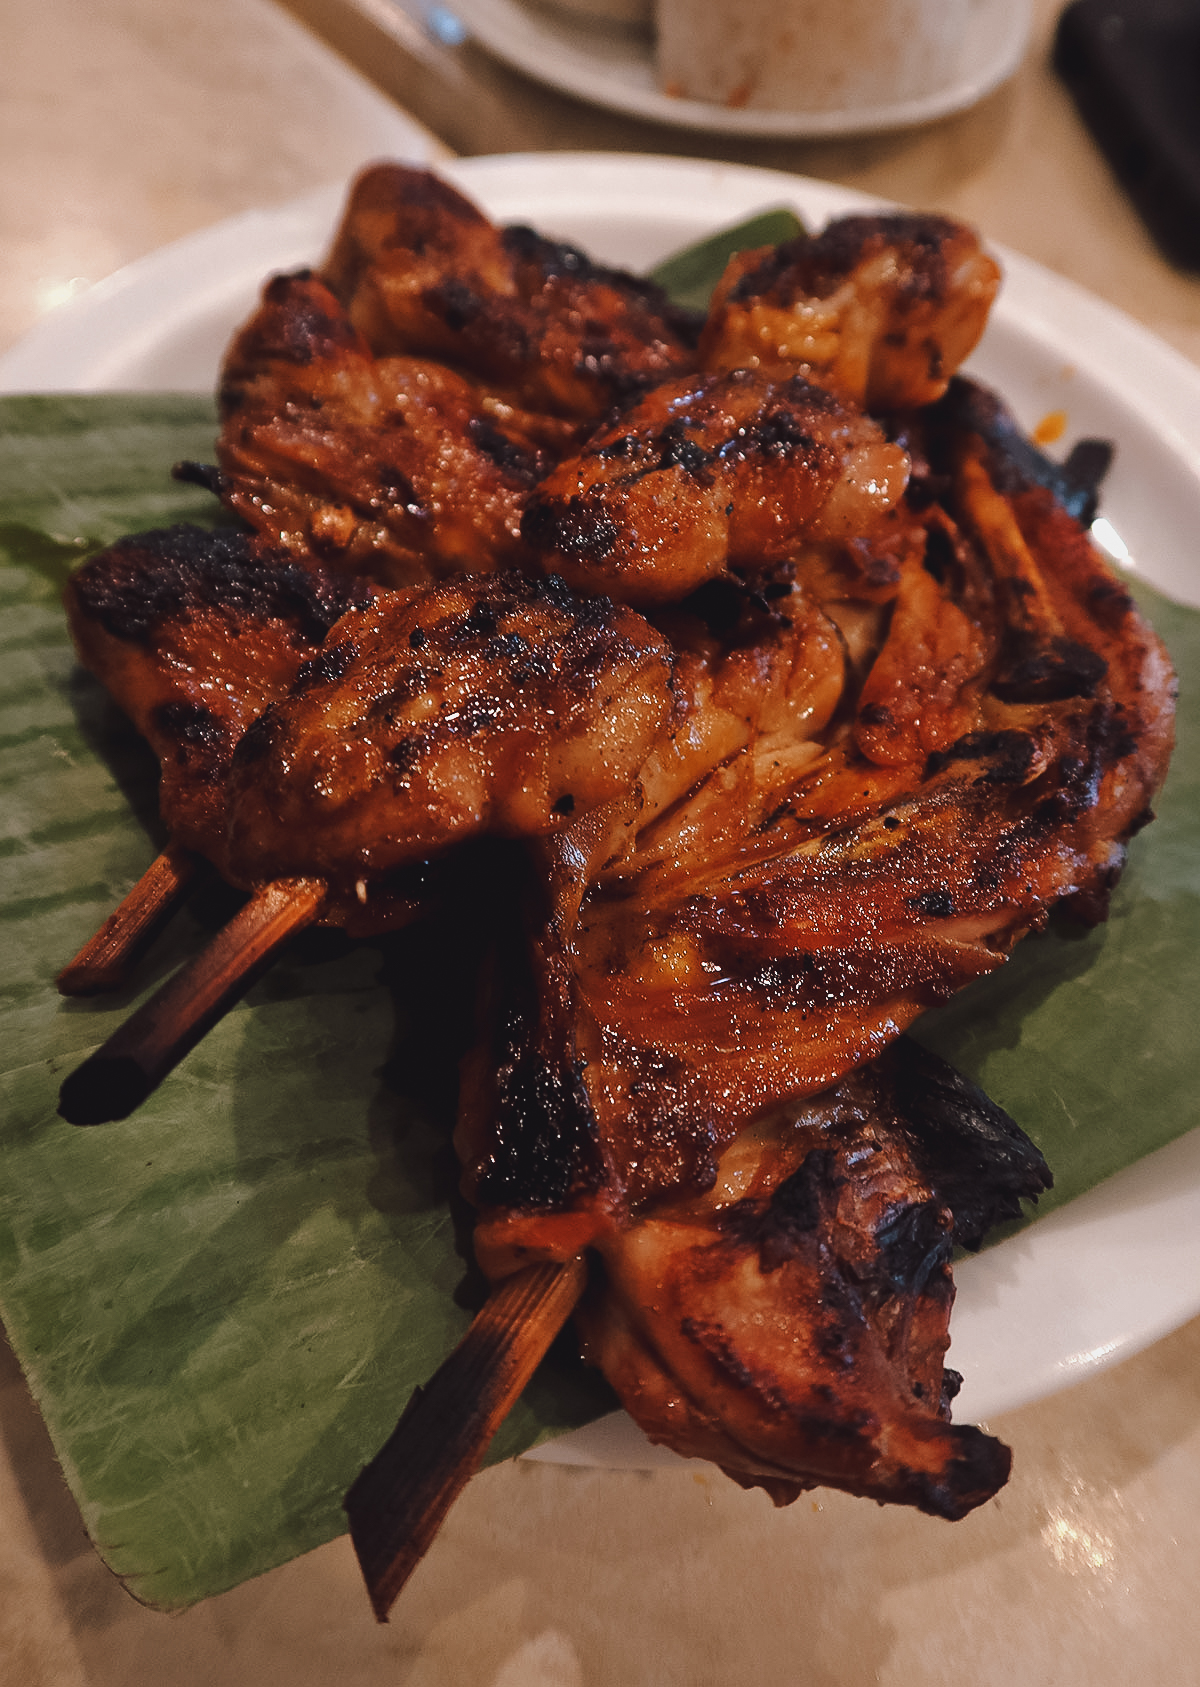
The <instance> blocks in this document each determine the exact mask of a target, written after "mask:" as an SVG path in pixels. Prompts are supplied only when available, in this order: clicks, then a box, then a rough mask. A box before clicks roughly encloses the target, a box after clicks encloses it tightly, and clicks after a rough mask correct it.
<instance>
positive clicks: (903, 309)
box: [700, 213, 1000, 411]
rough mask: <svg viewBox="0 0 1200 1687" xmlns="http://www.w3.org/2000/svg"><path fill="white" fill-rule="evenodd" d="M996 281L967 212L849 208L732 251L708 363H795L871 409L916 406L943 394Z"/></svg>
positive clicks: (713, 310)
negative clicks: (777, 238)
mask: <svg viewBox="0 0 1200 1687" xmlns="http://www.w3.org/2000/svg"><path fill="white" fill-rule="evenodd" d="M999 283H1000V270H999V266H998V265H997V264H996V261H995V259H994V258H992V257H991V256H990V255H989V254H988V253H986V252H985V251H983V249H982V248H981V246H980V244H979V241H978V239H977V237H976V236H975V234H974V233H973V232H972V231H971V230H970V229H968V228H965V227H964V226H963V225H962V224H961V223H955V222H951V221H950V220H949V219H948V218H946V217H933V216H914V215H912V214H908V213H903V214H897V215H894V216H858V217H843V218H841V219H839V220H838V221H836V222H832V223H830V224H829V225H828V227H827V228H826V229H825V230H824V231H823V233H821V234H819V235H817V236H815V237H812V236H808V235H802V236H800V237H799V238H798V239H796V240H791V241H787V242H785V243H784V244H783V245H782V246H775V247H769V248H763V249H760V250H758V251H750V252H742V253H739V254H738V255H737V256H736V257H734V258H733V259H731V261H730V263H729V267H728V268H727V269H726V271H725V274H724V276H723V277H722V278H721V280H720V282H719V283H718V284H717V288H716V290H715V292H714V294H713V299H712V303H711V306H710V308H709V313H708V319H707V321H706V323H705V326H704V333H703V336H702V339H701V342H700V359H701V366H702V367H703V368H705V369H766V370H775V369H778V368H779V367H781V366H782V367H791V368H796V367H798V368H799V369H800V370H802V371H803V372H804V373H805V374H807V375H808V376H809V378H810V379H811V380H812V381H814V382H815V383H816V384H818V385H820V386H824V387H828V388H829V389H830V390H831V391H833V392H836V393H837V394H838V395H839V396H840V397H842V398H844V399H846V400H847V401H848V402H849V403H852V404H859V405H861V406H862V407H863V408H864V409H867V410H872V411H888V410H913V409H917V408H919V407H920V406H921V405H925V404H932V403H933V402H934V401H935V400H937V399H939V398H941V396H942V395H943V393H944V392H945V390H946V384H947V382H948V381H949V380H950V377H951V376H952V375H953V374H954V372H955V370H956V369H957V368H958V366H959V364H960V363H962V362H963V360H964V359H965V358H966V357H967V355H968V354H969V353H970V352H971V351H972V350H973V348H974V346H975V344H976V342H977V341H978V339H979V336H980V335H981V334H982V333H983V330H984V327H985V325H986V323H987V317H988V311H989V310H990V308H991V304H992V300H993V298H994V297H995V294H996V289H997V287H998V286H999Z"/></svg>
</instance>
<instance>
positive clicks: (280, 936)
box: [61, 530, 671, 1124]
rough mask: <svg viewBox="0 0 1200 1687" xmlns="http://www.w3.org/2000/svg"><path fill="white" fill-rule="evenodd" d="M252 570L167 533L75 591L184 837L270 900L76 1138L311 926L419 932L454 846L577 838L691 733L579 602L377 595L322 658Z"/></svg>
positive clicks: (76, 1085)
mask: <svg viewBox="0 0 1200 1687" xmlns="http://www.w3.org/2000/svg"><path fill="white" fill-rule="evenodd" d="M173 547H174V549H173ZM235 550H236V554H234V555H232V556H231V554H230V552H231V547H230V543H229V541H227V540H226V539H225V538H224V537H222V536H219V535H218V536H215V537H214V538H213V539H212V540H211V542H206V541H205V539H204V536H202V535H199V536H198V535H197V534H195V533H194V532H192V531H189V530H185V531H184V532H183V533H182V534H180V533H178V532H176V534H175V535H174V536H173V535H172V534H170V533H165V534H159V535H152V536H149V537H144V538H142V539H140V540H137V541H125V542H124V543H123V544H122V545H119V546H117V547H114V548H113V550H111V551H109V552H107V553H104V554H102V555H101V556H100V557H98V558H96V559H94V561H93V562H92V563H90V564H88V565H87V566H86V567H85V569H84V570H82V571H81V573H80V574H79V575H78V576H77V577H76V579H75V581H74V582H73V584H72V589H71V593H70V597H69V608H70V613H71V618H72V625H73V627H74V629H75V632H76V637H77V642H78V644H79V647H80V650H81V653H82V654H83V655H84V657H85V659H87V660H89V661H90V662H91V663H92V664H93V665H94V666H95V667H96V668H97V669H99V670H100V671H102V672H103V673H104V675H105V678H106V680H107V681H108V683H109V687H110V690H111V691H112V693H113V695H114V697H116V699H117V701H118V702H121V703H122V704H124V705H125V706H126V708H127V710H128V711H129V712H130V713H131V714H132V715H133V718H134V720H135V722H136V724H138V725H139V726H141V727H142V729H143V730H144V731H145V732H146V734H147V736H148V737H150V739H151V742H152V744H154V746H155V747H156V748H157V749H158V750H159V753H160V756H161V757H162V760H163V770H164V771H163V789H162V801H163V810H164V815H165V817H166V818H167V819H168V821H169V822H172V823H173V824H174V825H175V827H176V829H177V836H180V837H181V838H182V839H183V840H184V841H185V842H186V843H187V844H188V845H190V846H192V847H196V848H203V850H204V852H205V854H206V855H207V856H208V858H209V859H210V860H212V861H213V863H214V864H215V865H216V866H217V867H218V868H219V869H220V870H221V872H222V873H223V875H224V876H225V877H226V878H227V879H228V880H229V881H230V882H231V883H233V884H235V885H237V886H239V887H240V888H242V889H245V890H247V891H249V892H251V893H252V901H251V903H250V904H249V906H248V908H247V909H246V910H243V913H242V914H241V915H239V916H237V918H236V919H235V921H234V922H232V924H231V925H230V927H228V928H227V929H226V931H225V932H224V933H222V934H221V935H220V936H219V937H218V938H217V939H216V940H215V941H214V943H213V944H212V945H210V947H209V949H208V950H207V951H205V952H204V953H203V954H201V955H200V956H199V957H197V958H196V960H195V961H193V962H192V963H190V965H189V966H188V968H187V969H185V971H184V972H183V973H181V974H179V975H177V977H176V978H175V979H174V980H172V981H170V982H169V983H168V985H166V986H165V987H164V989H163V991H161V992H160V993H159V995H158V996H156V997H155V998H153V999H152V1001H151V1002H149V1003H147V1004H146V1005H145V1006H144V1007H143V1008H142V1009H140V1010H139V1011H138V1013H137V1014H136V1015H134V1016H133V1018H132V1019H131V1020H130V1021H128V1022H127V1024H126V1025H125V1026H123V1027H122V1028H121V1029H120V1030H119V1031H118V1032H116V1033H114V1035H113V1037H111V1038H110V1039H109V1040H108V1042H107V1043H106V1044H105V1045H104V1047H103V1048H102V1049H101V1050H100V1051H98V1053H97V1054H95V1055H93V1056H92V1057H91V1058H90V1059H89V1060H88V1061H87V1062H85V1064H84V1066H83V1067H81V1068H80V1069H79V1071H77V1072H76V1073H74V1074H73V1075H72V1076H71V1078H69V1079H68V1080H67V1082H66V1083H65V1084H64V1086H63V1091H62V1097H61V1109H62V1111H63V1114H64V1116H65V1117H67V1118H68V1119H71V1120H73V1121H74V1122H76V1123H89V1124H91V1123H100V1122H103V1121H104V1120H106V1119H109V1118H114V1117H124V1116H125V1115H126V1114H127V1113H128V1112H129V1111H131V1110H132V1108H133V1107H135V1106H136V1105H138V1104H139V1103H140V1101H142V1100H143V1099H144V1098H145V1095H146V1094H148V1093H149V1091H150V1089H152V1088H153V1087H154V1086H155V1085H156V1084H157V1083H158V1082H159V1081H161V1079H162V1077H163V1076H165V1074H166V1073H167V1072H168V1071H169V1070H170V1069H171V1068H172V1066H173V1065H174V1064H175V1063H176V1062H177V1061H178V1059H180V1058H182V1056H183V1054H185V1053H186V1052H187V1051H188V1050H189V1049H190V1048H191V1047H192V1046H193V1045H194V1043H195V1041H196V1040H197V1038H198V1037H199V1036H200V1035H201V1034H202V1032H203V1030H204V1029H205V1028H207V1026H208V1025H210V1024H211V1023H212V1022H213V1020H214V1019H215V1017H216V1016H217V1015H218V1014H219V1013H220V1011H222V1008H223V1006H227V1005H228V1004H229V1003H230V1002H231V1001H233V1000H235V999H236V998H237V996H238V995H240V994H241V993H242V992H243V991H244V990H245V989H246V988H248V986H249V983H250V982H251V981H252V980H253V978H254V977H256V976H257V975H258V972H259V971H261V968H262V967H263V966H264V965H265V964H266V962H267V960H268V959H269V957H270V955H271V954H273V953H274V952H275V951H276V949H277V948H278V946H279V944H280V943H281V942H283V941H284V940H285V939H286V937H287V936H289V935H291V933H292V932H293V931H295V930H296V929H299V928H300V927H301V926H302V925H304V924H308V923H311V922H312V921H314V920H319V921H321V922H323V923H331V924H337V925H339V926H340V927H342V928H343V929H345V930H347V931H348V932H350V933H351V934H352V935H366V934H369V933H371V932H375V931H379V930H384V929H388V928H390V927H393V926H395V925H397V924H403V923H406V922H407V921H408V920H409V919H411V918H412V917H413V916H414V914H415V913H416V912H417V911H418V910H419V909H420V907H421V906H422V904H423V901H424V900H425V899H427V896H428V875H427V873H426V871H425V863H426V862H427V860H428V859H429V858H430V857H431V856H435V855H437V854H439V853H440V852H442V851H444V850H445V849H446V848H447V847H448V846H449V845H451V844H453V843H456V842H460V841H461V840H462V839H464V838H466V837H470V836H473V835H477V834H479V833H482V832H485V831H493V832H497V833H499V834H500V835H502V836H521V835H527V834H529V833H544V832H546V831H549V830H553V829H561V828H562V827H564V826H566V825H567V823H568V821H569V819H570V817H571V816H572V815H573V814H575V813H576V812H578V813H583V812H586V810H587V809H588V808H589V807H590V806H594V805H595V804H597V803H602V802H606V801H609V800H611V799H612V798H613V797H614V796H616V795H617V794H619V793H620V792H622V791H624V790H625V789H626V788H627V786H628V784H629V781H630V779H631V778H632V777H633V775H634V773H635V772H636V769H637V766H638V765H639V764H640V762H641V761H643V760H644V759H645V756H646V754H647V752H648V750H649V748H650V746H651V744H652V743H653V742H654V740H655V738H656V737H657V735H658V734H659V732H660V731H661V729H662V727H663V726H664V724H665V722H666V720H667V717H668V715H669V714H670V710H671V694H670V679H671V665H670V652H669V648H668V646H667V645H666V643H665V641H664V640H663V638H662V637H661V635H659V634H658V633H656V632H655V631H654V629H653V628H652V627H650V625H649V624H648V623H647V622H645V621H644V620H643V619H642V617H641V616H639V615H637V614H635V613H634V612H633V611H632V610H628V609H622V608H620V607H618V606H615V605H612V604H610V603H607V602H604V601H602V600H598V599H587V600H582V599H579V598H577V597H575V596H574V594H572V593H571V592H569V591H568V590H567V589H566V588H565V587H564V586H563V585H562V584H561V582H556V581H554V580H537V579H531V578H528V577H526V576H523V575H499V574H495V575H489V576H487V577H486V578H484V579H480V580H470V581H463V582H448V583H444V584H442V585H438V586H430V587H426V588H424V589H423V590H413V591H410V592H405V593H396V592H392V593H388V592H382V591H378V592H377V591H374V589H373V588H369V589H368V590H369V591H370V594H371V595H370V601H369V602H365V603H364V602H362V601H361V600H362V598H363V596H364V595H365V594H364V592H363V590H362V589H361V588H355V590H356V591H357V592H358V598H359V600H360V601H359V604H358V606H357V607H350V608H348V609H347V610H346V613H345V614H343V615H341V616H340V617H339V618H338V619H337V620H336V622H335V624H334V627H333V630H332V632H330V633H329V635H328V636H327V637H326V638H325V639H324V640H323V642H321V643H320V644H317V643H316V642H315V636H314V635H315V633H316V632H317V631H319V630H320V627H319V623H318V624H317V625H313V626H307V628H306V624H305V622H304V617H303V615H301V614H300V613H299V611H298V609H297V607H296V604H294V603H289V605H288V607H289V609H290V613H288V614H285V613H283V608H284V606H283V604H282V603H281V602H280V601H279V594H280V592H281V591H283V590H284V588H285V586H287V584H288V580H287V571H286V570H283V571H276V572H272V571H271V570H270V569H267V570H263V571H261V572H263V573H265V576H266V578H265V580H260V579H259V577H258V573H259V571H257V570H256V569H255V568H254V567H253V558H252V557H251V558H250V559H249V560H248V559H247V555H246V554H245V553H246V550H247V547H246V546H245V542H243V545H242V548H241V549H240V550H237V549H236V547H235ZM247 570H249V573H248V574H247ZM300 572H301V576H302V577H301V580H300V582H299V584H298V587H297V589H298V590H299V593H300V598H301V600H302V602H303V603H304V604H305V605H306V606H308V607H311V601H317V602H319V603H320V604H322V605H323V607H324V609H325V610H326V611H327V612H328V613H330V614H331V613H332V610H333V609H334V608H335V607H338V608H340V607H341V606H342V603H343V602H344V601H345V597H346V595H347V592H348V588H347V586H346V585H345V583H342V584H340V585H339V584H338V583H336V582H331V581H330V580H329V579H328V578H325V577H322V576H320V575H319V574H317V573H313V572H309V573H304V572H303V571H300ZM135 582H136V583H137V585H138V588H139V589H138V590H136V591H134V590H133V586H134V583H135ZM251 590H255V591H258V592H259V594H260V595H259V598H258V599H257V600H254V601H253V602H248V601H247V600H248V594H249V593H250V592H251ZM155 592H157V597H156V596H155ZM130 594H132V598H131V597H130ZM330 594H332V596H330ZM127 600H130V601H136V602H137V603H138V604H139V605H140V608H139V610H138V613H137V616H136V618H134V619H133V620H131V619H130V617H129V601H127ZM252 608H253V609H256V610H257V611H258V613H257V614H251V613H249V611H250V610H251V609H252ZM152 633H153V635H154V636H153V637H151V634H152ZM251 664H252V666H253V670H254V671H253V680H251V678H250V677H249V675H248V674H247V673H246V672H245V671H244V670H245V669H246V667H247V666H248V665H251ZM289 680H291V681H293V682H294V683H293V684H292V685H291V688H290V690H288V689H287V682H288V681H289ZM201 697H202V698H203V699H204V700H203V701H198V700H197V699H198V698H201ZM272 698H274V701H273V702H272ZM256 711H258V712H256ZM242 728H244V729H245V730H240V733H239V729H242ZM281 768H285V769H286V770H287V777H286V778H285V779H284V780H283V782H282V785H279V784H278V783H277V782H276V779H275V775H276V774H277V773H278V772H279V771H280V769H281ZM185 774H186V775H188V776H190V780H191V781H192V782H189V780H188V779H185V777H184V775H185ZM297 805H299V808H298V806H297ZM293 854H294V855H296V856H297V857H300V856H302V857H303V861H304V866H303V868H293V867H292V866H291V865H289V863H290V858H291V856H292V855H293ZM414 874H415V875H416V876H415V878H414Z"/></svg>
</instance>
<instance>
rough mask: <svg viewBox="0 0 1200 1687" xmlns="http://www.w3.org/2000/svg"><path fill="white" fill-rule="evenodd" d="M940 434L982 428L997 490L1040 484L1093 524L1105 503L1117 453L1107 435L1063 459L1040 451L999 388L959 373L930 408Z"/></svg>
mask: <svg viewBox="0 0 1200 1687" xmlns="http://www.w3.org/2000/svg"><path fill="white" fill-rule="evenodd" d="M929 415H930V419H931V421H932V422H933V424H934V431H935V433H940V432H941V431H942V430H943V429H945V431H946V435H947V438H950V437H953V435H954V434H955V433H961V431H962V430H963V429H964V428H965V429H967V430H969V431H970V432H973V433H977V434H978V435H979V436H980V438H981V439H982V440H983V441H984V443H985V444H986V445H987V447H988V470H989V473H990V474H991V476H992V479H993V480H994V481H995V483H996V486H997V489H998V490H999V491H1001V492H1004V493H1009V494H1011V493H1016V492H1023V491H1025V490H1027V489H1028V488H1029V487H1031V486H1041V487H1043V488H1044V489H1045V490H1046V491H1047V492H1049V493H1051V494H1052V496H1053V497H1054V498H1055V499H1057V501H1058V502H1059V503H1060V504H1061V505H1062V506H1063V508H1064V509H1065V510H1066V511H1067V513H1068V514H1069V515H1072V516H1074V518H1075V520H1076V521H1077V522H1079V524H1080V526H1081V527H1090V525H1091V523H1092V522H1093V521H1094V520H1095V518H1096V510H1097V508H1098V507H1099V502H1100V486H1101V483H1102V482H1103V480H1104V477H1105V476H1106V475H1107V473H1108V470H1109V467H1110V466H1111V463H1112V458H1113V447H1112V445H1111V444H1110V443H1109V442H1108V441H1107V440H1103V439H1081V440H1080V441H1079V442H1078V443H1077V444H1076V445H1075V446H1074V447H1073V449H1072V450H1071V453H1070V455H1069V456H1068V457H1067V459H1066V461H1065V462H1064V463H1056V462H1055V461H1054V460H1053V459H1052V458H1050V457H1047V456H1046V455H1045V453H1044V452H1042V451H1039V450H1038V448H1037V447H1036V446H1035V445H1034V444H1033V442H1032V441H1031V440H1029V439H1027V438H1026V436H1025V435H1024V434H1023V433H1022V432H1021V429H1020V428H1019V427H1018V425H1017V422H1016V419H1015V418H1014V417H1013V415H1012V414H1011V412H1010V411H1009V410H1008V409H1007V407H1006V406H1005V405H1004V404H1003V403H1002V402H1001V400H1000V399H999V398H997V396H996V395H995V393H993V392H990V391H988V389H987V388H986V387H980V386H976V385H975V383H974V382H973V381H969V380H967V379H965V377H963V376H961V375H956V376H954V378H953V379H952V380H951V382H950V386H949V388H948V389H947V392H946V396H945V397H944V398H943V399H942V400H941V401H940V402H939V403H938V404H937V405H935V406H934V407H933V408H932V410H931V411H930V412H929Z"/></svg>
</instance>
